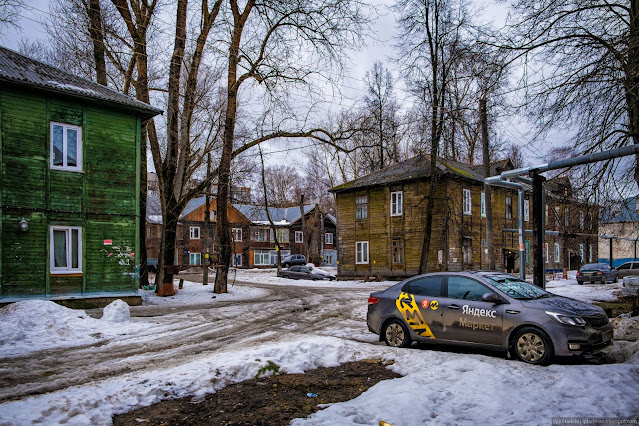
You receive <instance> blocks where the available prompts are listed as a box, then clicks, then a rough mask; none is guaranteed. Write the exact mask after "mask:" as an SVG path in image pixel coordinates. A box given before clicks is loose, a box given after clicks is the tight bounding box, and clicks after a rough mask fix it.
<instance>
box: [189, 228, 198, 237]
mask: <svg viewBox="0 0 639 426" xmlns="http://www.w3.org/2000/svg"><path fill="white" fill-rule="evenodd" d="M196 231H197V232H196ZM196 234H197V235H196ZM189 239H191V240H199V239H200V227H199V226H191V227H189Z"/></svg>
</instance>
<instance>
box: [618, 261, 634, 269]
mask: <svg viewBox="0 0 639 426" xmlns="http://www.w3.org/2000/svg"><path fill="white" fill-rule="evenodd" d="M630 266H632V263H630V262H626V263H623V264H621V265H619V267H618V268H617V269H619V270H622V269H630Z"/></svg>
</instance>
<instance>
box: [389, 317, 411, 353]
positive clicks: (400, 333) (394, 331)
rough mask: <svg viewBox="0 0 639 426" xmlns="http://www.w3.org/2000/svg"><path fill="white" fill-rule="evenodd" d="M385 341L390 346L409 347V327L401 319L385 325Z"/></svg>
mask: <svg viewBox="0 0 639 426" xmlns="http://www.w3.org/2000/svg"><path fill="white" fill-rule="evenodd" d="M384 341H385V342H386V344H387V345H388V346H393V347H395V348H407V347H409V346H410V344H411V339H410V334H408V329H406V326H405V325H404V324H403V323H402V322H400V321H399V320H392V321H391V322H389V323H388V324H386V327H384Z"/></svg>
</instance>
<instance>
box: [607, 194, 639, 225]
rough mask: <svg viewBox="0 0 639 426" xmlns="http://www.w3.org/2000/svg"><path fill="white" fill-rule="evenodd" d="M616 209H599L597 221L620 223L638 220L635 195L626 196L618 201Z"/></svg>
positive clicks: (638, 214)
mask: <svg viewBox="0 0 639 426" xmlns="http://www.w3.org/2000/svg"><path fill="white" fill-rule="evenodd" d="M619 204H620V205H619V208H617V209H601V214H600V217H599V222H601V223H621V222H639V213H637V197H630V198H626V199H625V200H622V201H620V203H619Z"/></svg>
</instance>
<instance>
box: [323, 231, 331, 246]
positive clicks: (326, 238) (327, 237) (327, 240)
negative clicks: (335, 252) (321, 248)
mask: <svg viewBox="0 0 639 426" xmlns="http://www.w3.org/2000/svg"><path fill="white" fill-rule="evenodd" d="M324 244H330V245H333V234H332V233H331V232H327V233H326V234H324Z"/></svg>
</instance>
